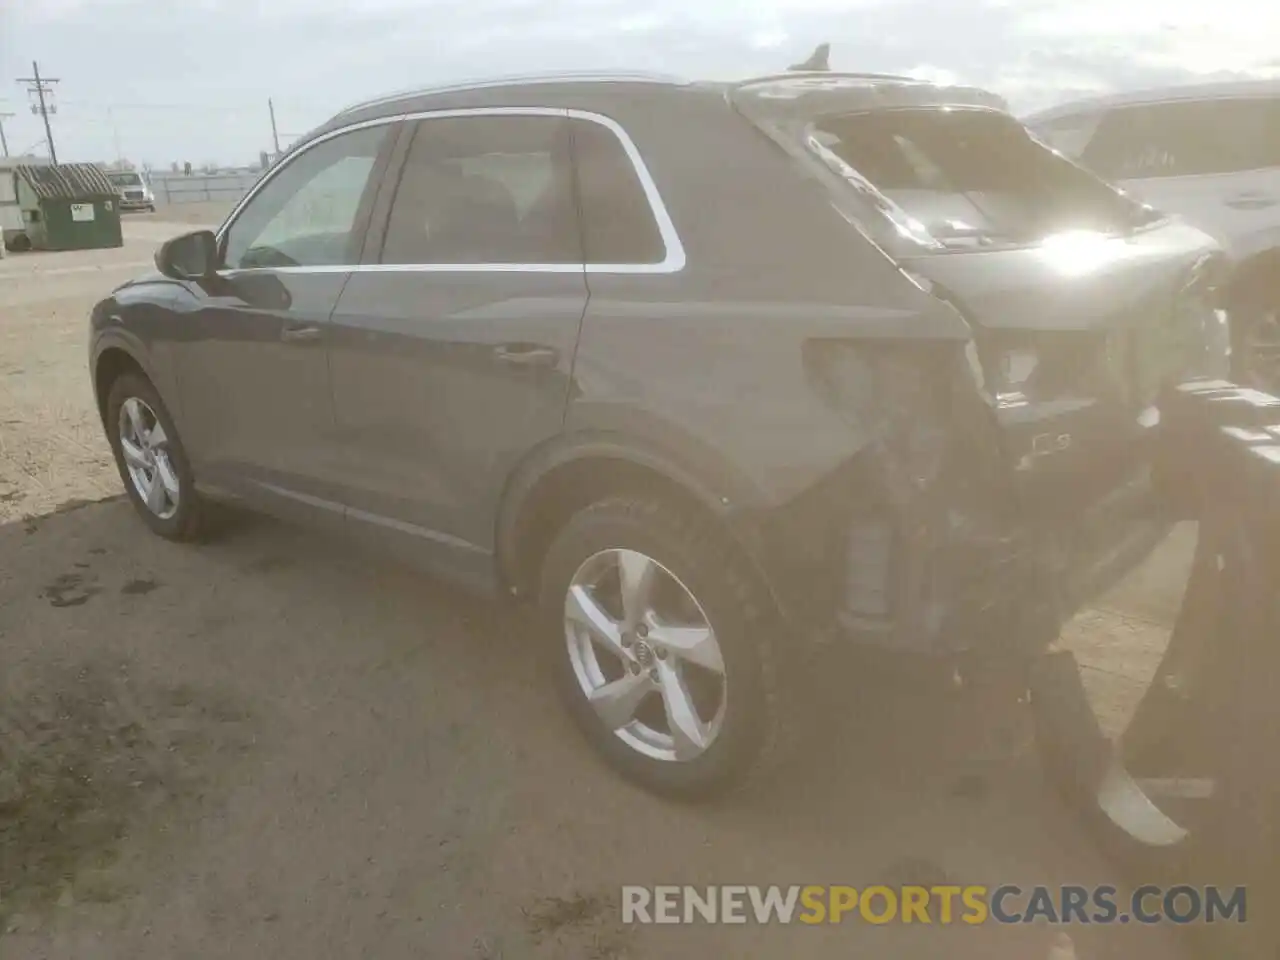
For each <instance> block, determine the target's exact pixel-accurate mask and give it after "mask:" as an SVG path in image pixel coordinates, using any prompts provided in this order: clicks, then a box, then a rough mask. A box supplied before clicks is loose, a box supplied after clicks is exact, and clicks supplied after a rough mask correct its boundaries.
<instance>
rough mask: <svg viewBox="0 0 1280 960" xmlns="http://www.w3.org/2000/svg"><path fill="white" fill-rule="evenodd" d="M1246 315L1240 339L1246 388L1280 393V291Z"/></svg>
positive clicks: (1255, 306)
mask: <svg viewBox="0 0 1280 960" xmlns="http://www.w3.org/2000/svg"><path fill="white" fill-rule="evenodd" d="M1269 299H1270V300H1271V302H1270V303H1268V304H1262V303H1259V304H1256V305H1254V306H1253V307H1252V308H1251V309H1249V310H1248V312H1247V320H1246V322H1245V325H1244V330H1243V331H1242V334H1241V336H1240V345H1239V349H1241V350H1242V351H1243V356H1242V357H1241V369H1242V370H1243V371H1244V379H1245V380H1246V382H1247V383H1248V384H1249V386H1253V387H1258V388H1259V389H1262V390H1268V391H1270V392H1271V393H1280V292H1277V293H1274V294H1273V295H1272V296H1271V297H1270V298H1269Z"/></svg>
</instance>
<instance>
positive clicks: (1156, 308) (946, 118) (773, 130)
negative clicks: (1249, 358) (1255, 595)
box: [730, 74, 1227, 605]
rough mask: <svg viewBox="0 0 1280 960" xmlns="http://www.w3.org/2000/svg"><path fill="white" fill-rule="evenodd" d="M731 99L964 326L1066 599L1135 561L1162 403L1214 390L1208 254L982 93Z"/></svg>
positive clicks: (878, 81)
mask: <svg viewBox="0 0 1280 960" xmlns="http://www.w3.org/2000/svg"><path fill="white" fill-rule="evenodd" d="M730 97H731V100H732V101H733V103H734V106H735V107H736V108H737V109H738V110H739V112H741V113H742V114H744V115H745V116H746V117H747V118H748V119H750V120H751V121H752V122H753V123H754V124H755V125H756V126H757V127H759V128H760V129H761V130H763V131H764V132H765V133H766V134H768V135H769V136H770V137H771V138H772V139H773V140H774V141H775V142H777V143H778V144H779V145H780V146H781V147H782V148H783V149H785V150H787V151H788V152H789V153H790V154H791V155H792V156H793V157H794V158H795V159H796V160H797V162H798V163H799V164H801V165H803V166H804V167H805V168H806V169H807V170H808V171H809V172H810V173H811V174H812V175H813V176H815V177H816V178H818V179H819V180H821V181H822V182H824V183H825V184H826V185H827V186H828V188H829V189H830V193H831V197H832V205H833V207H834V208H835V209H836V211H838V212H839V213H840V214H841V215H842V216H843V217H844V218H845V220H847V221H848V222H849V224H850V226H851V228H853V229H856V230H857V231H859V232H860V233H862V234H863V236H865V237H866V238H867V239H869V240H870V241H871V242H873V243H874V244H875V245H877V246H878V247H879V248H880V249H881V250H882V251H883V252H884V253H885V254H886V255H887V256H889V257H890V258H891V259H893V260H894V261H895V262H896V263H897V264H898V266H899V267H900V268H901V269H902V270H903V272H904V273H906V274H907V275H908V276H910V277H911V278H912V279H913V280H914V281H915V282H917V283H918V284H919V285H920V286H922V287H924V288H925V289H926V290H928V291H930V292H931V293H932V294H933V295H934V296H935V297H937V298H939V299H941V300H944V301H946V302H948V303H949V304H950V305H951V306H952V307H953V308H955V309H956V310H957V311H959V313H960V314H962V315H963V317H964V318H965V319H966V321H967V322H968V323H969V325H970V327H971V329H972V330H973V332H974V341H975V345H976V347H977V353H978V355H979V357H980V358H981V366H982V371H983V377H984V381H985V390H986V393H987V395H988V398H989V400H990V402H991V403H992V404H993V405H994V406H995V409H996V415H997V419H998V421H999V423H1000V424H1001V427H1002V437H1003V446H1004V452H1005V455H1006V456H1007V458H1008V465H1009V468H1010V470H1011V471H1012V472H1013V475H1014V477H1015V482H1016V484H1017V487H1018V489H1019V491H1020V494H1021V498H1020V499H1021V501H1022V503H1023V504H1024V509H1025V516H1026V519H1027V521H1028V522H1029V523H1030V524H1032V525H1033V526H1035V527H1036V528H1038V529H1040V530H1042V531H1044V532H1045V533H1047V534H1048V536H1047V537H1046V538H1045V543H1046V544H1048V545H1049V549H1050V550H1051V551H1052V552H1053V554H1054V556H1053V558H1052V562H1053V565H1054V566H1055V567H1056V568H1058V570H1059V572H1060V573H1061V574H1062V575H1063V576H1062V577H1061V589H1062V591H1063V593H1064V594H1065V596H1064V598H1063V599H1064V600H1066V601H1067V602H1068V603H1069V604H1072V605H1074V604H1078V603H1079V602H1081V601H1082V600H1083V599H1084V598H1086V597H1087V596H1088V595H1090V594H1092V593H1093V592H1095V591H1096V590H1097V589H1099V588H1101V587H1104V586H1106V585H1107V584H1108V583H1109V582H1111V581H1112V580H1113V579H1114V578H1115V577H1116V576H1118V575H1119V574H1120V573H1122V572H1123V571H1124V570H1127V569H1128V568H1129V567H1130V566H1132V564H1133V563H1134V562H1136V561H1137V560H1139V559H1141V557H1143V556H1145V554H1146V553H1147V552H1148V551H1149V549H1150V548H1151V546H1153V545H1154V543H1155V542H1156V540H1157V539H1158V537H1159V536H1160V535H1161V534H1162V532H1163V530H1164V529H1165V525H1164V522H1163V518H1162V517H1160V516H1159V514H1158V511H1157V510H1156V509H1155V507H1154V497H1153V496H1152V495H1151V487H1150V461H1151V452H1152V440H1153V437H1154V429H1153V428H1154V427H1155V426H1156V425H1157V424H1158V422H1159V412H1158V409H1157V408H1156V407H1155V406H1154V404H1155V401H1156V397H1157V394H1158V393H1159V391H1160V389H1161V387H1162V385H1163V384H1165V383H1167V382H1169V381H1177V380H1181V379H1185V378H1187V377H1190V376H1195V375H1205V374H1207V375H1216V376H1221V375H1222V374H1223V373H1224V372H1225V364H1226V359H1227V357H1226V349H1227V348H1226V342H1227V338H1226V330H1225V325H1224V322H1223V320H1222V318H1221V315H1220V314H1219V313H1218V312H1217V311H1216V310H1215V309H1214V302H1213V298H1214V287H1215V283H1216V278H1217V276H1218V272H1219V270H1220V269H1221V261H1220V257H1219V253H1218V251H1217V248H1216V246H1215V245H1214V242H1213V241H1212V240H1211V239H1210V238H1209V237H1208V236H1207V235H1205V234H1203V233H1201V232H1200V231H1198V230H1195V229H1194V228H1192V227H1190V226H1187V225H1185V224H1182V223H1180V222H1177V221H1171V220H1168V219H1166V218H1164V217H1163V216H1162V215H1160V214H1158V213H1156V212H1155V211H1153V210H1152V209H1150V208H1149V207H1146V206H1143V205H1142V204H1140V203H1137V202H1135V201H1134V200H1132V199H1131V198H1129V197H1128V196H1126V195H1124V194H1123V193H1121V192H1120V191H1118V190H1116V189H1115V188H1113V187H1111V186H1109V185H1107V184H1105V183H1103V182H1102V181H1100V180H1098V179H1097V178H1096V177H1094V176H1093V175H1092V174H1090V173H1088V172H1086V171H1084V170H1083V169H1081V168H1079V167H1077V166H1075V165H1074V164H1072V163H1071V162H1069V161H1068V160H1066V159H1064V158H1063V157H1061V156H1059V155H1058V154H1056V153H1054V152H1053V151H1052V150H1050V149H1048V148H1047V147H1045V146H1044V145H1043V144H1041V143H1040V142H1039V141H1037V140H1035V139H1034V138H1033V137H1032V135H1031V134H1029V133H1028V131H1027V130H1026V129H1025V128H1024V127H1023V126H1022V125H1021V124H1020V123H1018V121H1017V120H1015V119H1014V118H1013V117H1012V116H1010V115H1009V114H1008V113H1007V112H1006V111H1005V109H1004V103H1003V101H1001V100H1000V99H999V98H998V97H995V96H994V95H992V94H989V93H986V92H984V91H980V90H975V89H970V88H947V87H937V86H934V85H931V84H926V83H921V82H913V81H894V80H891V79H886V78H881V77H861V76H857V75H839V74H818V75H796V76H783V77H776V78H766V79H764V80H761V81H752V82H750V83H747V84H743V85H741V86H738V87H736V88H734V89H733V90H732V91H731V93H730Z"/></svg>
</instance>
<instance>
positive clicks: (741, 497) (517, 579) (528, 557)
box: [495, 433, 772, 596]
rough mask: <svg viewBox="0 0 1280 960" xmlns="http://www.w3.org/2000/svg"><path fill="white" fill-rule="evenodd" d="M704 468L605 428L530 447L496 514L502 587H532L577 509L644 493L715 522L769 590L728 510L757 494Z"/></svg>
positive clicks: (526, 591)
mask: <svg viewBox="0 0 1280 960" xmlns="http://www.w3.org/2000/svg"><path fill="white" fill-rule="evenodd" d="M716 474H717V476H716V479H714V480H713V479H710V478H709V476H708V474H707V471H706V469H705V467H702V468H700V467H698V466H694V465H693V464H692V463H690V462H689V458H688V457H687V456H686V457H681V456H680V455H678V454H674V453H673V452H672V451H669V450H664V449H660V448H658V447H656V446H654V445H648V444H646V445H640V446H637V445H636V443H635V442H634V440H633V439H631V438H624V437H621V436H618V435H611V434H605V433H598V434H597V433H593V434H589V435H583V436H577V437H572V438H560V439H558V440H557V441H553V442H551V443H550V444H548V445H545V446H544V447H542V448H540V449H539V450H537V451H535V452H534V453H533V454H531V455H530V456H529V457H527V458H526V459H525V461H524V462H523V463H522V464H521V465H520V466H519V467H518V468H517V469H516V470H515V471H514V472H513V473H512V475H511V478H510V479H509V481H508V483H507V485H506V488H505V490H504V492H503V496H502V499H501V502H500V504H499V508H498V511H497V529H496V531H495V546H496V554H497V565H498V575H499V578H500V581H501V584H502V586H503V588H504V589H505V590H507V591H509V592H511V593H513V594H515V595H517V596H530V595H532V593H533V592H534V590H536V577H537V575H538V572H539V570H540V563H541V558H542V557H543V556H545V554H546V550H547V548H548V547H549V546H550V543H551V540H552V539H553V538H554V536H555V534H556V532H557V531H558V530H560V529H561V528H562V527H563V525H564V524H565V523H566V522H567V521H568V519H569V518H570V517H571V516H572V515H573V514H574V513H575V512H576V511H577V510H579V509H581V508H582V507H585V506H587V505H588V504H590V503H593V502H595V501H596V500H599V499H601V498H603V497H606V496H609V495H611V494H617V493H647V494H652V495H656V496H658V497H661V498H663V499H667V500H671V501H673V502H674V503H675V504H676V505H678V506H683V507H685V508H688V509H692V510H696V511H698V512H700V513H702V514H703V515H705V516H708V517H711V518H712V519H714V520H715V521H717V522H718V525H719V526H720V528H721V529H723V530H724V531H725V532H726V534H727V535H728V536H729V538H730V539H731V540H732V541H733V542H734V544H735V545H736V546H737V547H738V548H739V549H740V550H741V551H742V553H743V555H744V557H745V558H746V560H747V561H748V562H749V563H750V564H751V566H752V568H754V571H755V572H756V574H757V575H758V576H759V579H760V583H761V586H762V587H763V588H764V589H766V590H769V591H770V593H772V590H771V589H770V586H769V583H768V580H767V578H766V577H765V576H764V573H763V569H764V568H763V567H762V566H761V565H760V563H759V562H758V554H757V552H756V548H755V544H754V542H753V538H751V537H750V536H749V535H747V534H746V533H745V531H744V530H743V529H741V528H740V525H738V524H735V523H733V522H732V519H733V515H734V514H735V512H736V511H737V510H738V509H739V508H740V507H742V506H745V505H747V504H749V503H751V502H752V501H753V499H754V498H755V496H757V491H755V490H754V489H753V488H752V487H751V486H750V485H749V484H748V483H747V482H746V480H745V479H744V478H742V477H740V476H734V475H733V474H732V472H728V473H726V472H724V471H719V470H718V471H716Z"/></svg>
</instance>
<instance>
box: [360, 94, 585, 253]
mask: <svg viewBox="0 0 1280 960" xmlns="http://www.w3.org/2000/svg"><path fill="white" fill-rule="evenodd" d="M569 154H570V148H569V136H568V130H567V121H565V120H564V119H563V118H561V117H553V116H522V115H515V114H512V115H478V116H462V117H440V118H434V119H425V120H421V121H419V122H418V124H417V128H416V130H415V131H414V134H413V143H412V144H411V146H410V148H409V153H408V156H407V157H406V159H405V165H404V171H403V173H402V175H401V178H400V184H399V186H398V187H397V189H396V194H395V199H394V200H393V201H392V205H391V213H390V217H389V219H388V221H387V231H386V239H385V241H384V243H383V250H382V262H383V263H388V264H472V265H484V264H504V265H526V266H528V265H537V264H564V263H570V264H572V263H581V262H582V243H581V238H580V235H579V231H578V215H577V208H576V206H575V204H574V196H573V168H572V163H571V161H570V156H569Z"/></svg>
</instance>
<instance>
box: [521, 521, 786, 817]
mask: <svg viewBox="0 0 1280 960" xmlns="http://www.w3.org/2000/svg"><path fill="white" fill-rule="evenodd" d="M637 556H639V557H641V558H643V559H645V560H649V561H651V562H653V564H654V566H653V567H650V568H646V569H651V570H653V571H654V573H653V580H652V583H653V584H654V586H653V589H652V594H651V595H652V597H653V598H654V599H653V603H652V606H651V607H650V608H649V609H650V614H651V616H650V617H649V619H648V620H647V621H646V622H648V623H649V624H652V625H653V626H652V627H651V628H646V627H643V626H638V627H636V629H635V630H634V631H628V630H627V628H626V625H625V623H624V622H620V623H618V624H616V626H618V627H619V628H620V629H619V632H620V633H621V634H622V635H623V640H624V642H625V640H626V634H627V633H628V632H629V633H630V637H631V641H630V642H631V646H630V648H629V650H624V651H622V652H623V653H626V654H629V655H630V657H631V658H632V662H630V663H628V662H627V661H625V660H622V659H619V658H618V652H619V651H618V650H617V649H616V648H614V647H613V645H611V644H610V643H608V642H603V643H602V642H600V637H601V636H602V634H600V633H595V632H593V631H591V630H588V629H587V628H585V627H583V626H582V625H581V620H580V618H576V619H571V618H570V615H569V612H568V611H569V609H570V608H571V607H572V608H573V609H575V610H580V609H582V607H581V604H580V603H578V602H576V601H571V597H570V589H571V587H574V586H575V585H576V586H577V587H578V588H579V589H578V591H577V592H576V593H575V596H580V595H581V591H582V590H585V589H586V588H585V587H584V586H583V584H584V583H586V582H589V581H591V580H592V579H593V578H594V576H595V574H594V572H593V571H603V573H602V574H601V577H600V579H599V580H598V581H597V586H596V587H593V588H591V590H593V591H594V592H590V591H588V596H589V597H590V598H592V600H594V601H596V602H598V603H599V606H597V607H596V608H595V609H596V610H597V611H605V612H606V613H608V611H606V610H605V608H606V606H607V605H609V603H610V599H611V598H614V599H615V600H616V602H615V603H613V605H612V608H611V609H612V612H613V614H616V615H617V616H618V617H619V620H620V621H625V620H626V619H627V616H626V611H625V609H624V608H623V606H622V605H621V583H622V580H621V577H622V574H621V572H620V571H621V569H622V567H623V566H624V560H623V559H621V558H629V559H628V560H627V561H626V562H628V563H632V562H634V561H635V558H636V557H637ZM611 565H612V570H613V572H612V573H611V572H610V566H611ZM633 569H634V567H633ZM755 582H756V578H755V577H754V576H753V575H752V572H751V570H750V569H749V568H748V567H747V566H746V564H745V562H744V561H743V559H742V558H741V556H740V554H739V553H738V551H737V550H736V549H735V548H734V547H733V546H732V544H731V543H730V542H729V540H728V538H727V537H726V536H725V535H724V534H723V533H722V532H721V531H720V530H719V529H718V528H717V527H716V526H715V524H714V523H713V522H712V521H710V520H709V519H704V518H702V517H700V516H697V515H690V513H689V512H688V511H684V510H681V509H679V508H677V507H674V506H673V505H671V504H668V503H666V502H663V501H661V500H652V499H643V498H642V499H633V498H622V497H620V498H617V499H609V500H603V501H600V502H598V503H595V504H593V505H591V506H589V507H587V508H585V509H583V510H582V511H580V512H579V513H577V514H576V515H575V516H573V517H572V518H571V519H570V520H569V522H568V523H567V524H566V525H565V526H564V528H563V529H562V530H561V531H560V533H559V534H558V536H557V537H556V538H555V540H554V542H553V543H552V545H551V547H550V549H549V550H548V552H547V555H546V559H545V562H544V564H543V570H542V578H541V588H540V592H539V606H540V608H541V610H542V612H543V615H544V617H545V618H546V621H547V630H546V633H547V643H548V645H549V649H550V659H549V662H550V663H551V664H552V665H553V667H552V668H553V670H554V672H555V682H556V686H557V689H558V692H559V694H560V696H561V698H562V699H563V701H564V704H565V706H566V708H567V710H568V712H569V715H570V717H571V718H572V719H573V721H574V723H575V725H576V726H577V727H578V729H579V730H580V731H581V733H582V734H583V736H584V737H585V738H586V740H587V742H588V743H590V744H591V745H592V747H594V748H595V750H596V751H597V752H598V753H599V754H600V755H601V756H602V757H603V758H604V760H605V761H606V762H607V763H608V764H609V765H610V766H611V767H613V768H614V769H615V770H616V771H617V772H619V773H620V774H622V776H624V777H625V778H627V779H628V780H630V781H631V782H633V783H635V784H637V785H639V786H640V787H642V788H644V789H646V790H649V791H651V792H653V793H656V794H660V795H663V796H666V797H670V798H674V799H683V800H696V799H707V798H711V797H714V796H718V795H721V794H724V793H726V792H728V791H730V790H732V789H734V788H737V787H739V786H741V785H743V784H745V783H746V782H747V781H749V780H752V779H754V778H755V776H756V775H758V774H759V773H761V772H762V771H763V770H765V769H766V768H768V767H769V766H771V763H770V761H771V760H772V759H773V757H774V755H775V753H776V750H775V748H776V745H777V744H778V741H779V722H778V721H779V709H778V699H779V698H778V695H777V679H776V673H775V668H774V658H773V650H772V646H771V642H770V640H771V636H772V635H774V631H772V630H770V629H769V628H768V624H769V623H770V622H776V620H775V618H774V617H772V616H771V614H770V613H769V611H770V610H771V605H770V604H768V603H765V602H763V600H764V598H763V591H762V590H761V589H759V588H757V587H756V586H755ZM610 584H616V585H617V587H618V590H617V592H616V593H615V592H614V591H613V588H612V587H611V586H610ZM690 601H692V602H690ZM677 607H678V608H679V610H677V609H676V608H677ZM659 609H661V610H663V611H664V612H663V613H662V615H661V616H660V617H659V616H658V615H657V611H658V610H659ZM673 610H674V611H676V612H675V613H673ZM700 620H701V621H702V622H705V624H707V625H708V626H709V627H710V633H711V637H712V642H713V643H714V644H715V646H716V647H717V648H718V658H717V656H715V655H709V654H708V651H709V650H710V648H709V647H708V646H707V645H706V644H705V642H704V643H703V644H702V645H701V646H700V647H699V649H700V650H701V651H702V652H701V653H699V654H697V655H696V656H695V655H693V654H690V653H687V652H682V653H681V654H680V655H678V656H677V655H676V654H675V653H673V652H670V651H671V650H672V649H674V648H666V649H664V648H663V647H662V646H661V644H662V643H663V639H664V638H666V637H668V636H675V634H673V633H671V627H672V626H676V625H683V624H689V623H693V624H697V623H699V622H700ZM650 629H651V632H648V631H649V630H650ZM690 629H700V628H698V627H694V628H690ZM641 631H646V632H643V633H642V632H641ZM584 635H592V636H595V637H596V642H591V641H584ZM694 635H695V634H693V633H688V634H686V636H690V637H692V636H694ZM698 635H700V634H698ZM641 637H643V638H644V639H640V638H641ZM650 645H651V646H650ZM584 648H585V649H589V650H590V651H592V653H591V654H587V653H580V652H575V651H581V650H583V649H584ZM646 651H647V656H646ZM655 651H656V652H655ZM592 656H594V657H595V662H596V665H598V666H600V667H601V673H600V674H597V675H594V676H593V671H592V670H590V669H587V668H588V667H590V666H591V662H590V657H592ZM584 658H586V659H587V660H588V662H586V663H584ZM717 659H718V660H719V662H720V663H721V664H722V669H723V672H722V673H719V674H717V672H716V670H715V669H714V667H712V668H708V667H707V666H705V665H704V664H706V663H711V662H714V661H716V660H717ZM698 661H702V662H701V663H700V662H698ZM641 662H642V663H641ZM637 663H640V670H639V671H638V674H640V675H639V676H637V675H633V677H632V678H631V679H629V678H628V676H627V674H628V673H629V672H630V671H634V670H635V668H636V664H637ZM606 664H608V665H611V666H612V671H609V672H606V670H607V667H606V666H605V665H606ZM673 677H675V678H678V679H673ZM647 678H651V680H652V684H653V686H652V688H651V689H650V690H649V691H648V693H647V694H642V696H644V700H643V701H642V702H641V705H640V706H639V707H638V708H637V709H636V710H635V711H634V716H633V719H632V720H631V721H629V722H628V723H627V724H626V725H624V726H622V727H620V728H619V729H618V730H617V731H616V732H615V729H613V728H612V724H610V723H606V721H605V720H604V719H603V718H602V716H601V714H600V713H599V712H598V711H597V709H596V708H595V707H593V705H592V702H591V700H589V698H588V692H587V689H588V687H590V686H592V685H593V683H594V684H604V683H611V684H614V685H618V684H622V683H623V682H632V680H634V681H636V682H638V681H640V680H645V679H647ZM669 690H677V691H680V690H683V692H684V694H685V695H686V696H684V697H681V696H679V695H678V694H677V695H676V696H677V700H676V702H677V704H679V703H680V702H681V701H683V702H684V703H687V704H694V705H695V713H696V714H697V715H698V720H699V721H700V723H699V724H698V726H700V727H701V730H702V732H703V733H704V734H705V735H706V736H705V738H704V739H705V745H703V746H701V748H699V747H698V746H697V745H696V744H694V743H693V741H694V740H696V738H695V737H681V738H680V741H679V743H677V741H676V737H675V736H672V734H673V731H674V730H675V729H676V726H673V724H672V721H671V719H670V718H671V716H672V713H671V710H672V707H671V701H670V699H669V694H668V691H669ZM596 692H597V693H598V690H597V691H596ZM717 693H718V696H717ZM676 709H677V710H678V709H679V708H678V706H677V708H676ZM625 714H626V708H623V714H622V715H625ZM664 724H665V726H666V728H667V729H666V734H665V735H666V736H667V738H668V739H669V740H670V741H671V744H670V745H669V746H668V745H667V744H665V743H661V744H659V743H657V742H656V740H657V739H658V738H659V737H661V736H662V735H663V733H662V727H663V726H664ZM686 726H687V725H686ZM681 745H683V751H682V749H681ZM670 752H674V753H675V754H677V756H670V755H668V756H658V755H657V754H660V753H670ZM681 752H683V753H684V756H679V755H678V754H680V753H681ZM695 752H696V753H695Z"/></svg>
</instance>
